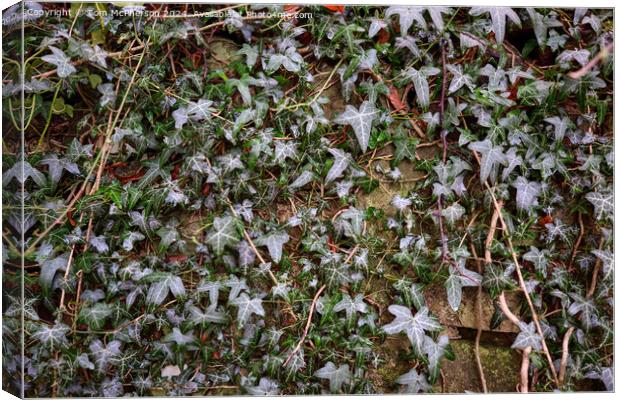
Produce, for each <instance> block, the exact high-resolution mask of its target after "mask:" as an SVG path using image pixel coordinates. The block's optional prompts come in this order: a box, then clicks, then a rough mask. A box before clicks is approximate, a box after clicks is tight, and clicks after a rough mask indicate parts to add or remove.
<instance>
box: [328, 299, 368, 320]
mask: <svg viewBox="0 0 620 400" xmlns="http://www.w3.org/2000/svg"><path fill="white" fill-rule="evenodd" d="M334 311H335V312H340V311H344V312H345V313H346V314H347V319H348V320H350V319H351V318H353V315H354V314H355V313H356V312H360V313H363V314H365V313H367V312H368V305H367V304H366V303H364V296H363V295H361V294H358V295H356V296H355V297H354V298H351V296H349V295H348V294H345V295H344V296H343V297H342V300H340V301H339V302H338V303H337V304H336V305H335V306H334Z"/></svg>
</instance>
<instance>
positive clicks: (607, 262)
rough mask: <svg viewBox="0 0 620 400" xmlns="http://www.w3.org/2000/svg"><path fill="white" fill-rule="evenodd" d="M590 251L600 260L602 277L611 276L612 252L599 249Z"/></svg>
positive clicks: (612, 267) (612, 268)
mask: <svg viewBox="0 0 620 400" xmlns="http://www.w3.org/2000/svg"><path fill="white" fill-rule="evenodd" d="M590 253H592V254H594V255H595V256H596V258H598V259H599V260H601V262H602V263H603V274H604V278H605V279H607V278H609V277H611V276H612V273H613V271H614V253H612V252H611V251H609V250H599V249H594V250H592V251H590Z"/></svg>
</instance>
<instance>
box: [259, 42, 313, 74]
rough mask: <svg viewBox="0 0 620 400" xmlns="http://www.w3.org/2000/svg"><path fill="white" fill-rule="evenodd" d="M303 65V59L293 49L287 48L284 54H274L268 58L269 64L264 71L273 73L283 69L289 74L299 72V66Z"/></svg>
mask: <svg viewBox="0 0 620 400" xmlns="http://www.w3.org/2000/svg"><path fill="white" fill-rule="evenodd" d="M303 63H304V58H303V57H302V56H301V54H299V53H298V52H297V50H296V49H295V47H292V46H291V47H289V48H288V49H286V51H285V52H284V54H280V53H275V54H271V55H270V56H269V62H268V63H267V65H266V66H264V69H265V70H266V71H269V72H274V71H277V70H278V69H280V67H282V66H283V67H284V69H286V70H287V71H289V72H299V71H300V70H301V66H302V65H303Z"/></svg>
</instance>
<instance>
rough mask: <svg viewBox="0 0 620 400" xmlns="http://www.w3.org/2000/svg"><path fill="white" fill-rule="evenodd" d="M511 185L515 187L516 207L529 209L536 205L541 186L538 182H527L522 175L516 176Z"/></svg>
mask: <svg viewBox="0 0 620 400" xmlns="http://www.w3.org/2000/svg"><path fill="white" fill-rule="evenodd" d="M512 186H513V187H514V188H515V189H517V208H519V209H520V210H529V209H531V208H532V207H535V206H537V205H538V196H539V195H540V191H541V190H542V186H541V185H540V183H538V182H534V181H532V182H529V181H528V180H527V179H525V178H524V177H522V176H520V177H518V178H517V179H516V180H515V181H514V183H513V184H512Z"/></svg>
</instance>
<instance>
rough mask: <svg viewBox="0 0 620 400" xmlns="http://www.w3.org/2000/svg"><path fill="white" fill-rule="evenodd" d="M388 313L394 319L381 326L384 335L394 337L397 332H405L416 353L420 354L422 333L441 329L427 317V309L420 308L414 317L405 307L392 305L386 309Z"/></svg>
mask: <svg viewBox="0 0 620 400" xmlns="http://www.w3.org/2000/svg"><path fill="white" fill-rule="evenodd" d="M388 311H389V312H390V313H392V314H393V315H394V316H395V317H396V318H395V319H394V320H393V321H392V322H391V323H389V324H387V325H384V326H383V330H384V331H385V333H387V334H389V335H395V334H397V333H399V332H405V333H406V334H407V337H408V338H409V341H410V342H411V344H412V345H413V347H414V349H415V350H416V352H418V353H420V352H421V350H422V346H423V345H424V337H425V336H426V335H425V333H424V331H437V330H440V329H441V325H439V324H438V323H437V321H436V320H435V319H434V318H433V317H430V316H429V315H428V308H427V307H422V308H420V310H419V311H418V312H417V314H416V315H415V316H413V315H412V314H411V310H409V309H408V308H407V307H403V306H399V305H395V304H392V305H391V306H389V307H388Z"/></svg>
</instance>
